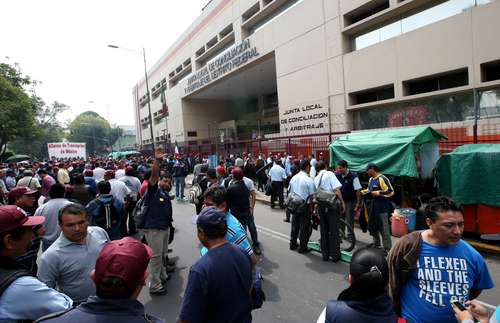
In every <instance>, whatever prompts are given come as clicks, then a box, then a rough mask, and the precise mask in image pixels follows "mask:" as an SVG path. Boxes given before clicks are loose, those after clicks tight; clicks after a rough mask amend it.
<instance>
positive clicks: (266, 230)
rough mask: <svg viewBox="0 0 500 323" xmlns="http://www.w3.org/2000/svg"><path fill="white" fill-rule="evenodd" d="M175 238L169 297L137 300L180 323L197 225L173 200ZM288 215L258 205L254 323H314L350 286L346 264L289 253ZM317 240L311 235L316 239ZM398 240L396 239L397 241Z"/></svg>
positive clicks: (490, 295)
mask: <svg viewBox="0 0 500 323" xmlns="http://www.w3.org/2000/svg"><path fill="white" fill-rule="evenodd" d="M172 203H173V212H174V226H175V228H176V229H177V231H176V233H175V239H174V242H173V244H172V245H171V246H170V247H171V248H172V249H173V252H172V253H171V256H170V257H171V258H172V259H174V260H176V261H177V270H176V271H175V272H174V273H173V274H172V278H171V279H170V280H169V281H168V283H167V290H168V293H167V295H165V296H153V297H151V296H150V295H149V292H148V288H144V289H143V291H142V293H141V295H140V297H139V300H140V301H141V302H142V303H143V304H145V306H146V309H147V311H148V313H150V314H153V315H156V316H158V317H160V318H162V319H164V320H165V321H166V322H168V323H171V322H176V321H177V317H178V315H179V311H180V306H181V304H182V297H183V295H184V289H185V287H186V283H187V279H188V274H189V268H190V266H191V265H192V264H194V262H195V261H196V260H197V259H198V258H199V248H200V244H199V242H198V239H197V237H196V226H195V224H193V215H194V213H195V212H194V205H192V204H189V203H187V202H176V201H173V202H172ZM283 217H284V211H282V210H279V209H274V210H272V209H270V208H269V206H267V205H264V204H262V203H259V202H258V203H257V205H256V207H255V223H256V225H257V230H258V234H259V240H260V241H261V244H262V248H263V253H262V255H261V256H260V257H259V261H258V266H260V267H261V268H262V269H263V276H264V283H263V288H264V291H265V293H266V296H267V301H266V302H265V303H264V306H263V307H262V308H261V309H259V310H256V311H254V312H253V313H252V314H253V322H262V323H274V322H288V323H299V322H300V323H303V322H316V319H317V317H318V315H319V314H320V312H321V311H322V309H323V307H324V305H325V303H326V301H327V300H329V299H335V298H336V297H337V296H338V294H339V293H340V291H342V290H343V289H344V288H346V287H347V285H348V282H347V275H348V271H349V265H348V264H347V263H342V262H339V263H332V262H324V261H322V259H321V255H320V254H318V253H315V252H310V253H308V254H299V253H297V252H295V251H290V250H289V249H288V237H289V233H290V224H289V223H285V222H283ZM356 235H357V236H356V238H357V239H358V240H361V241H360V242H359V243H357V244H356V247H360V246H364V245H366V244H367V243H369V242H371V241H370V236H369V235H367V234H363V233H362V232H361V231H360V230H359V229H356ZM318 238H319V232H318V231H313V235H312V237H311V239H312V240H317V239H318ZM393 241H394V242H395V241H396V240H395V238H394V240H393ZM485 259H486V262H487V264H488V268H489V270H490V273H491V275H492V277H493V280H494V282H495V285H497V286H498V284H500V256H499V255H496V256H485ZM479 299H480V300H482V301H484V302H487V303H490V304H495V305H498V303H500V291H499V289H498V288H497V289H495V290H489V291H484V292H483V294H482V295H481V296H480V297H479Z"/></svg>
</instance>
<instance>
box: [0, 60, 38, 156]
mask: <svg viewBox="0 0 500 323" xmlns="http://www.w3.org/2000/svg"><path fill="white" fill-rule="evenodd" d="M35 85H36V82H35V81H32V80H31V78H30V77H29V76H26V75H23V74H22V72H21V69H20V68H19V66H18V65H17V64H15V65H14V66H11V65H9V64H6V63H0V156H1V155H3V154H4V153H5V151H6V149H7V145H8V144H9V143H10V142H12V141H13V140H15V139H16V138H20V137H23V136H25V134H26V133H30V132H32V131H33V130H34V126H35V116H36V113H37V109H38V108H39V105H40V102H41V99H40V98H38V97H37V96H36V95H35V93H34V86H35ZM14 148H15V147H14Z"/></svg>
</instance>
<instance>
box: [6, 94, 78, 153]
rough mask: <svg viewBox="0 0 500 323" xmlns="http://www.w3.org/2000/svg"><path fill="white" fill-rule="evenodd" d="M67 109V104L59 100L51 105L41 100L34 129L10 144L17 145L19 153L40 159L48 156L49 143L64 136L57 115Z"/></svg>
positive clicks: (57, 140)
mask: <svg viewBox="0 0 500 323" xmlns="http://www.w3.org/2000/svg"><path fill="white" fill-rule="evenodd" d="M67 109H68V106H67V105H65V104H63V103H60V102H57V101H56V102H53V103H52V104H50V105H45V104H43V102H41V107H40V108H39V109H38V110H37V115H36V118H35V128H34V130H33V131H32V132H30V133H28V134H26V135H25V136H23V137H22V138H18V139H16V140H14V141H13V142H12V144H11V145H10V146H12V147H16V148H15V150H16V153H19V154H26V155H29V156H32V157H36V158H38V159H43V158H47V157H48V150H47V144H48V143H50V142H60V141H61V140H62V139H63V137H64V129H63V127H62V125H61V123H60V121H59V120H58V119H57V116H58V115H60V114H61V113H62V112H64V111H66V110H67Z"/></svg>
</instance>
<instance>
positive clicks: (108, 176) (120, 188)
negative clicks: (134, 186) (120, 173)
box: [104, 170, 131, 204]
mask: <svg viewBox="0 0 500 323" xmlns="http://www.w3.org/2000/svg"><path fill="white" fill-rule="evenodd" d="M104 180H106V181H108V182H109V184H110V185H111V192H110V194H111V195H113V197H114V198H115V199H117V200H118V201H120V202H122V203H123V204H125V199H126V198H127V197H128V196H129V195H130V193H131V191H130V189H129V188H128V187H127V185H125V183H124V182H121V181H119V180H117V179H115V172H114V171H113V170H107V171H106V173H104Z"/></svg>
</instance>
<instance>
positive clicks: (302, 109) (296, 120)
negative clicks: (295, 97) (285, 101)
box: [280, 100, 329, 135]
mask: <svg viewBox="0 0 500 323" xmlns="http://www.w3.org/2000/svg"><path fill="white" fill-rule="evenodd" d="M328 117H329V112H328V100H318V101H316V102H310V103H304V104H298V105H296V106H291V107H288V108H284V109H280V128H281V133H288V134H292V135H293V134H302V133H304V132H326V131H328V130H329V118H328Z"/></svg>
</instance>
